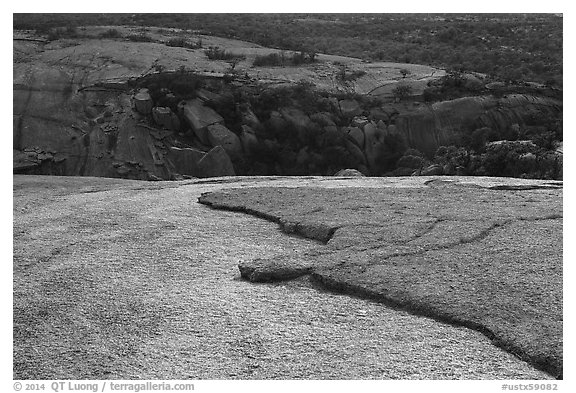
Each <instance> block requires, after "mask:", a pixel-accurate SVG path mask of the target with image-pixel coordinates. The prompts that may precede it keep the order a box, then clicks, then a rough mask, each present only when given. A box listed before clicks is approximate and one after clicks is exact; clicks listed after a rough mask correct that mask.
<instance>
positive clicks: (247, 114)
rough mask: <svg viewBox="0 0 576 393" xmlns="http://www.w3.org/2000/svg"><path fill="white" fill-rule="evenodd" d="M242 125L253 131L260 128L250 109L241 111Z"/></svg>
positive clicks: (258, 121)
mask: <svg viewBox="0 0 576 393" xmlns="http://www.w3.org/2000/svg"><path fill="white" fill-rule="evenodd" d="M241 115H242V124H244V125H247V126H250V127H252V128H253V129H258V128H260V127H262V124H261V123H260V120H259V119H258V117H257V116H256V115H255V114H254V112H252V110H251V109H250V108H247V109H245V110H243V111H242V114H241Z"/></svg>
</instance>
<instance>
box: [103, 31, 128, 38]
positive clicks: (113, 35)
mask: <svg viewBox="0 0 576 393" xmlns="http://www.w3.org/2000/svg"><path fill="white" fill-rule="evenodd" d="M98 37H100V38H120V37H122V33H120V32H119V31H118V30H116V29H108V30H106V31H105V32H103V33H100V34H99V35H98Z"/></svg>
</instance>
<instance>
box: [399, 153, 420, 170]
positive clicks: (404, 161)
mask: <svg viewBox="0 0 576 393" xmlns="http://www.w3.org/2000/svg"><path fill="white" fill-rule="evenodd" d="M423 165H424V160H423V159H422V157H419V156H413V155H404V156H402V157H401V158H400V159H399V160H398V163H397V164H396V166H398V167H399V168H400V167H404V168H411V169H419V168H422V166H423Z"/></svg>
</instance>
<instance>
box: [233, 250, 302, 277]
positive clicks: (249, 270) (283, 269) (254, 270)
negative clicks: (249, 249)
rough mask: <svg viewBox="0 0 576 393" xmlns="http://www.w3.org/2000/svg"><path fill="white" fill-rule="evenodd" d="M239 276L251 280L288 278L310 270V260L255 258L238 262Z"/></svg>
mask: <svg viewBox="0 0 576 393" xmlns="http://www.w3.org/2000/svg"><path fill="white" fill-rule="evenodd" d="M238 269H239V270H240V276H241V277H242V278H244V279H245V280H249V281H252V282H271V281H282V280H290V279H293V278H296V277H300V276H303V275H306V274H308V273H310V272H311V271H312V265H311V264H310V262H307V261H304V260H295V259H294V258H290V257H287V256H280V257H278V258H274V259H255V260H252V261H245V262H241V263H239V264H238Z"/></svg>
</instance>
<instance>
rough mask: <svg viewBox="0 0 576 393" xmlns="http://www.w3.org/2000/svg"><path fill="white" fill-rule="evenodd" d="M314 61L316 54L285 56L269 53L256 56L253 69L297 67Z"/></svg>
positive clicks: (306, 53)
mask: <svg viewBox="0 0 576 393" xmlns="http://www.w3.org/2000/svg"><path fill="white" fill-rule="evenodd" d="M315 61H316V53H314V52H304V51H302V52H299V53H297V52H296V53H292V54H291V55H286V54H285V53H284V52H280V53H270V54H268V55H262V56H256V58H255V59H254V63H252V64H253V65H254V66H255V67H274V66H282V67H284V66H298V65H301V64H307V63H313V62H315Z"/></svg>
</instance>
